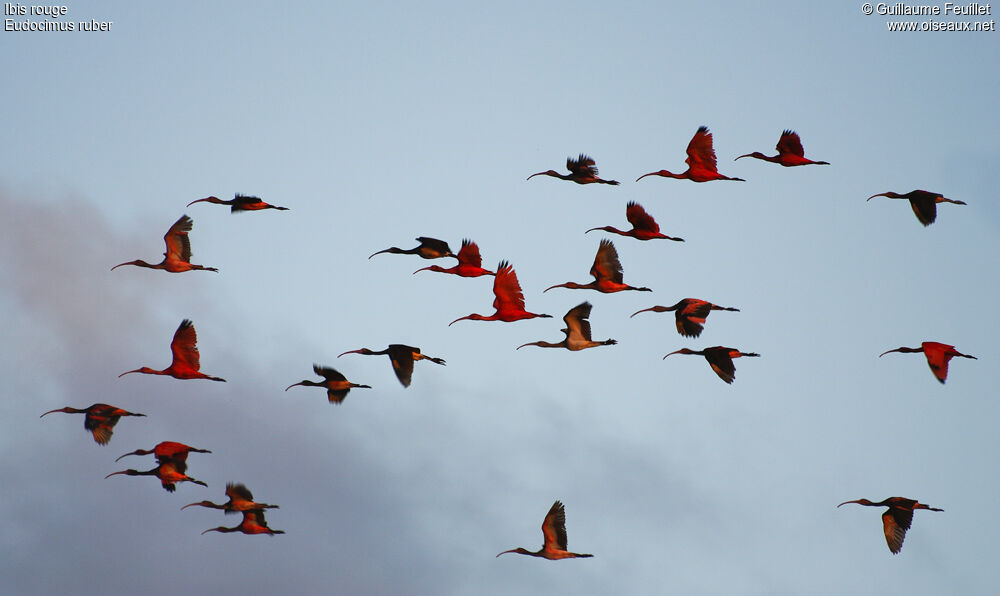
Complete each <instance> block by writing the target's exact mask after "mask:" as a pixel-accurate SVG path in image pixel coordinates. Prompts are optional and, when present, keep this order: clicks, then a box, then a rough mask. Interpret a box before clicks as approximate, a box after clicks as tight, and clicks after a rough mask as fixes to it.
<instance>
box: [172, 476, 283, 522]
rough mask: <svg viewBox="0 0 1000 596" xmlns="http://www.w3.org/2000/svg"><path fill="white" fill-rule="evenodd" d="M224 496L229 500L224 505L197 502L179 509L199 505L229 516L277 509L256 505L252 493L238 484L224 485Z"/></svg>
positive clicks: (276, 507) (266, 505)
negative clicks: (219, 510)
mask: <svg viewBox="0 0 1000 596" xmlns="http://www.w3.org/2000/svg"><path fill="white" fill-rule="evenodd" d="M226 496H227V497H229V500H228V501H226V502H225V503H221V504H219V503H213V502H212V501H199V502H197V503H191V504H188V505H185V506H183V507H181V509H182V510H183V509H187V508H188V507H194V506H195V505H199V506H201V507H208V508H210V509H221V510H222V511H223V513H225V514H226V515H229V514H230V513H236V512H241V513H242V512H243V511H262V510H264V509H278V506H277V505H268V504H267V503H256V502H254V500H253V493H251V492H250V489H248V488H247V487H246V485H244V484H242V483H238V482H229V483H226Z"/></svg>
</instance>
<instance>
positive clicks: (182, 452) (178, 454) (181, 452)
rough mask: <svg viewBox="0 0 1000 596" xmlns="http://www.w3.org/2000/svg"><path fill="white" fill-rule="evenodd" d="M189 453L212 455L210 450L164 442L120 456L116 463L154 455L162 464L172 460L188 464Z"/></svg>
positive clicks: (174, 442)
mask: <svg viewBox="0 0 1000 596" xmlns="http://www.w3.org/2000/svg"><path fill="white" fill-rule="evenodd" d="M189 453H211V451H209V450H208V449H198V448H197V447H191V446H190V445H185V444H184V443H178V442H176V441H162V442H160V443H157V444H156V446H155V447H153V448H152V449H136V450H135V451H130V452H128V453H126V454H124V455H119V456H118V459H116V460H115V461H118V460H120V459H121V458H123V457H126V456H129V455H153V456H156V462H157V463H161V464H162V463H163V462H166V461H170V460H174V461H181V462H187V457H188V454H189Z"/></svg>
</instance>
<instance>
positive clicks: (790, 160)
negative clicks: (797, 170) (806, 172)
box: [733, 130, 830, 168]
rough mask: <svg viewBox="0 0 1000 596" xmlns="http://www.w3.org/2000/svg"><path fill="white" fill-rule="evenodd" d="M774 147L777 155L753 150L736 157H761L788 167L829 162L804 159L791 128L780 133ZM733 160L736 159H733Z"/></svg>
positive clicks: (796, 135)
mask: <svg viewBox="0 0 1000 596" xmlns="http://www.w3.org/2000/svg"><path fill="white" fill-rule="evenodd" d="M775 149H777V150H778V154H777V155H771V156H768V155H764V154H763V153H761V152H760V151H754V152H753V153H747V154H746V155H741V156H740V157H737V158H736V159H740V158H743V157H754V158H756V159H762V160H764V161H769V162H771V163H777V164H781V165H783V166H785V167H786V168H790V167H792V166H808V165H818V166H820V165H822V166H828V165H830V164H829V162H825V161H813V160H811V159H806V157H805V150H804V149H803V148H802V140H801V139H799V135H798V133H796V132H795V131H793V130H786V131H784V132H782V133H781V138H779V139H778V144H777V145H775ZM733 161H736V160H735V159H734V160H733Z"/></svg>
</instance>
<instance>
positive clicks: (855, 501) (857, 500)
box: [837, 499, 860, 507]
mask: <svg viewBox="0 0 1000 596" xmlns="http://www.w3.org/2000/svg"><path fill="white" fill-rule="evenodd" d="M858 502H860V499H855V500H854V501H844V502H843V503H841V504H840V505H847V504H848V503H858ZM840 505H837V507H840Z"/></svg>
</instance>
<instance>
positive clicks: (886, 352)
mask: <svg viewBox="0 0 1000 596" xmlns="http://www.w3.org/2000/svg"><path fill="white" fill-rule="evenodd" d="M898 351H899V348H896V349H895V350H886V351H884V352H882V353H881V354H879V355H878V357H879V358H881V357H882V356H885V355H886V354H888V353H889V352H898Z"/></svg>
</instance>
